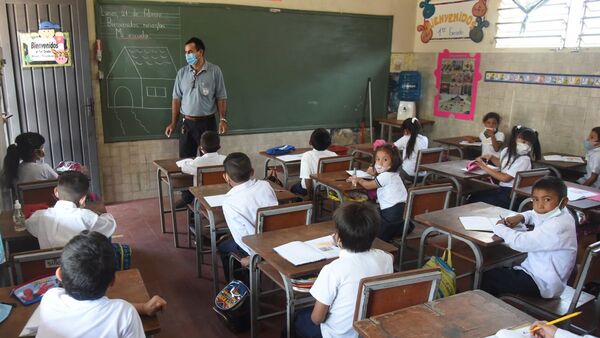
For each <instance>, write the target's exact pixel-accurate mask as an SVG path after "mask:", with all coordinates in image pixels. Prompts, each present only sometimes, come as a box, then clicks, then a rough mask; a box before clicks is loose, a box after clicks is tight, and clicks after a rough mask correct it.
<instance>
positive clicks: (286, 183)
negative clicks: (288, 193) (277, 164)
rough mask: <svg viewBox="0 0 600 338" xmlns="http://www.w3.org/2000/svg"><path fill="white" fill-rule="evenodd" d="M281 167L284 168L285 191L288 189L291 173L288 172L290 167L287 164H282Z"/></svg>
mask: <svg viewBox="0 0 600 338" xmlns="http://www.w3.org/2000/svg"><path fill="white" fill-rule="evenodd" d="M281 166H282V167H283V189H287V188H288V179H289V177H290V173H289V171H288V167H287V165H286V164H285V163H283V162H282V163H281Z"/></svg>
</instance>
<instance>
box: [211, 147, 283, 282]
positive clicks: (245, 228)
mask: <svg viewBox="0 0 600 338" xmlns="http://www.w3.org/2000/svg"><path fill="white" fill-rule="evenodd" d="M223 166H224V167H225V174H224V177H225V181H226V182H227V184H229V185H230V186H231V190H229V192H228V193H227V196H226V197H225V200H224V201H223V214H224V215H225V221H226V222H227V227H228V228H229V230H230V231H231V237H233V239H227V240H224V241H222V242H220V243H219V245H218V249H219V253H220V254H221V260H222V262H223V271H224V272H225V279H226V280H227V279H228V278H229V255H230V254H231V253H236V254H239V255H242V256H248V255H252V254H253V253H254V252H253V251H252V250H251V249H250V248H249V247H248V246H247V245H246V244H244V242H243V241H242V237H244V236H248V235H254V234H255V232H256V228H255V227H256V210H258V209H259V208H264V207H271V206H275V205H277V204H278V203H277V197H276V196H275V191H274V190H273V188H271V185H270V184H269V182H267V181H264V180H256V179H254V178H252V176H253V175H254V169H252V163H251V162H250V158H248V156H246V154H244V153H231V154H229V155H228V156H227V158H225V161H224V162H223ZM248 263H249V259H248V257H245V258H244V259H243V260H242V265H243V266H248Z"/></svg>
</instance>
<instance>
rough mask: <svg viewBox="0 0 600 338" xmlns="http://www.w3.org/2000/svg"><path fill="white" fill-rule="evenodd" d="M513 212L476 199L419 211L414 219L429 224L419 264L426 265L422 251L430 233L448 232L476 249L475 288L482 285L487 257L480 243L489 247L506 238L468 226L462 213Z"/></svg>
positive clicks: (485, 214) (478, 214)
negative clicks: (440, 208) (471, 229)
mask: <svg viewBox="0 0 600 338" xmlns="http://www.w3.org/2000/svg"><path fill="white" fill-rule="evenodd" d="M512 214H515V212H514V211H511V210H508V209H504V208H500V207H496V206H493V205H489V204H487V203H483V202H477V203H472V204H466V205H461V206H459V207H454V208H448V209H443V210H438V211H433V212H429V213H425V214H421V215H417V216H416V217H415V221H417V222H418V223H422V224H424V225H426V226H428V228H427V229H425V231H423V234H422V235H421V243H420V246H419V260H418V263H417V266H423V253H424V249H425V241H426V240H427V237H428V236H429V235H431V234H433V233H442V234H445V235H447V236H450V237H452V238H454V239H456V240H458V241H461V242H463V243H465V244H466V245H467V246H468V247H469V248H470V249H471V250H472V251H473V255H474V256H475V272H474V277H473V289H477V288H479V284H480V279H481V273H482V272H483V269H482V268H483V259H484V257H483V253H482V251H481V247H483V248H488V247H492V246H497V245H503V243H504V240H503V239H502V238H500V237H498V236H496V235H494V234H493V233H491V232H482V231H468V230H465V228H464V226H463V225H462V223H461V222H460V220H459V217H462V216H482V217H494V218H499V216H500V215H502V217H506V216H509V215H512Z"/></svg>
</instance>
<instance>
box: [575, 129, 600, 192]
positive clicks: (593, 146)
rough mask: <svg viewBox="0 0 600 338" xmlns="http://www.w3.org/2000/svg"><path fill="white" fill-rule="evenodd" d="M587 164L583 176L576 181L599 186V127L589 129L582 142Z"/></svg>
mask: <svg viewBox="0 0 600 338" xmlns="http://www.w3.org/2000/svg"><path fill="white" fill-rule="evenodd" d="M583 149H584V150H585V153H586V154H585V157H586V158H587V166H586V168H585V169H586V170H585V176H583V177H581V178H580V179H578V180H577V182H578V183H580V184H583V185H587V186H590V187H594V188H600V180H599V179H598V175H599V174H600V127H595V128H593V129H592V131H590V135H589V136H588V138H587V139H586V140H585V141H584V143H583Z"/></svg>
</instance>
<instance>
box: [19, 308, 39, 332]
mask: <svg viewBox="0 0 600 338" xmlns="http://www.w3.org/2000/svg"><path fill="white" fill-rule="evenodd" d="M39 326H40V307H39V306H38V307H37V309H35V311H33V313H32V314H31V317H29V320H28V321H27V323H26V324H25V327H24V328H23V331H21V333H20V334H19V337H34V336H35V335H36V334H37V330H38V327H39Z"/></svg>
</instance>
